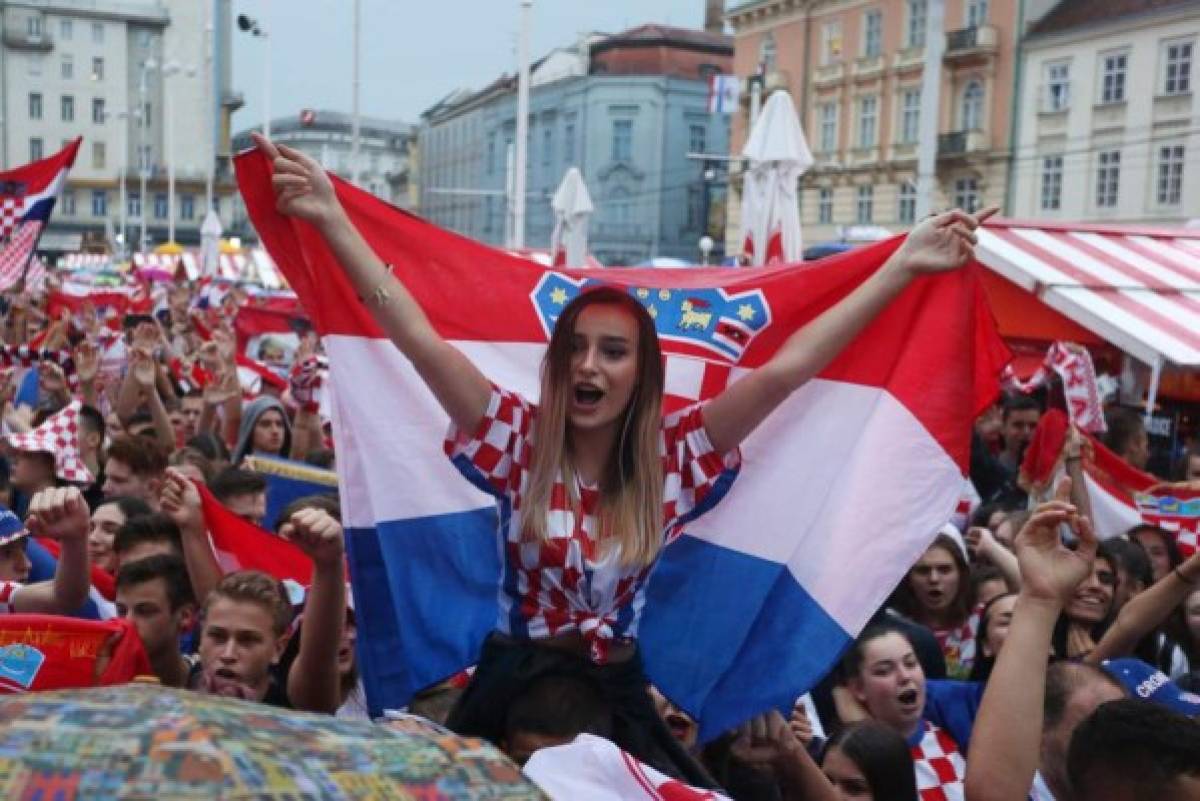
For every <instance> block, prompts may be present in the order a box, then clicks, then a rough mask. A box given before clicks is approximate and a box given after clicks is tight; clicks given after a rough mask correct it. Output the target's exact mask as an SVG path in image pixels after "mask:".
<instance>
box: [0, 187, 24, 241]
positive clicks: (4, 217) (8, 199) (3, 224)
mask: <svg viewBox="0 0 1200 801" xmlns="http://www.w3.org/2000/svg"><path fill="white" fill-rule="evenodd" d="M24 216H25V198H24V197H16V196H14V195H5V196H3V197H0V239H8V235H9V234H11V233H12V231H13V228H14V227H16V225H17V223H18V222H19V221H20V219H21V218H22V217H24Z"/></svg>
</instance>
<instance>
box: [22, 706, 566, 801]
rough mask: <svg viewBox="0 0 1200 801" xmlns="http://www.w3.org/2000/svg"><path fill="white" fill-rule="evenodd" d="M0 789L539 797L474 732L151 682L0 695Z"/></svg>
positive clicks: (35, 794)
mask: <svg viewBox="0 0 1200 801" xmlns="http://www.w3.org/2000/svg"><path fill="white" fill-rule="evenodd" d="M0 797H2V798H48V799H60V800H61V801H73V800H74V799H80V800H81V801H82V800H83V799H87V801H107V799H113V801H117V800H118V799H120V801H133V800H134V799H138V801H141V800H142V799H159V800H161V801H166V800H168V799H170V801H175V799H187V800H189V801H190V800H191V799H196V800H197V801H199V799H205V801H215V800H216V799H222V800H225V799H251V798H253V799H258V800H260V801H283V799H295V801H300V799H304V801H309V800H310V799H313V800H315V799H326V798H329V799H335V798H336V799H422V800H424V799H455V801H460V800H461V801H467V799H487V801H523V800H524V799H543V798H545V796H544V795H542V793H541V792H540V791H539V790H538V789H537V788H536V787H535V786H534V785H533V784H532V783H530V782H529V781H528V780H526V779H525V778H524V777H523V776H522V775H521V773H520V771H519V770H518V769H517V767H516V766H515V765H513V764H512V763H511V762H509V761H508V760H507V759H505V758H504V757H503V756H502V755H501V754H500V752H499V751H497V750H496V749H495V748H493V747H492V746H490V745H488V744H486V743H484V742H483V741H481V740H469V739H464V738H461V737H458V736H455V735H453V734H450V733H448V732H446V731H445V730H443V729H441V728H439V727H437V726H435V725H433V724H430V723H427V722H420V721H414V720H413V719H409V720H405V721H400V722H396V723H391V724H385V725H375V724H371V723H364V722H359V721H343V720H338V719H337V718H333V717H329V716H325V715H311V714H304V713H298V712H289V711H286V710H281V709H276V708H273V707H268V706H264V705H261V704H252V703H247V702H245V701H235V700H231V699H225V698H218V697H214V696H209V695H202V694H200V693H194V692H188V691H184V690H170V689H164V688H160V687H158V686H156V685H148V684H127V685H123V686H120V687H106V688H100V689H90V690H63V691H59V692H44V693H29V694H26V695H20V696H11V697H8V698H4V699H0Z"/></svg>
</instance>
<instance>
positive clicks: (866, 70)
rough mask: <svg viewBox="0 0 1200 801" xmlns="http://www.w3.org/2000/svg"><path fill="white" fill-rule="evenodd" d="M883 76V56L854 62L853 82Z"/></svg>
mask: <svg viewBox="0 0 1200 801" xmlns="http://www.w3.org/2000/svg"><path fill="white" fill-rule="evenodd" d="M882 76H883V56H871V57H869V58H860V59H857V60H856V61H855V62H854V80H856V81H870V80H873V79H875V78H880V77H882Z"/></svg>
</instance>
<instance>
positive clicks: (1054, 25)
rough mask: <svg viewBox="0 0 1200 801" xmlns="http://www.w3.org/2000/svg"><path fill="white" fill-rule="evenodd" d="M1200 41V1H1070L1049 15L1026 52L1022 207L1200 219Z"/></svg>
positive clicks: (1065, 213)
mask: <svg viewBox="0 0 1200 801" xmlns="http://www.w3.org/2000/svg"><path fill="white" fill-rule="evenodd" d="M1198 47H1200V3H1196V2H1194V0H1193V1H1191V2H1189V1H1188V0H1178V2H1169V0H1168V2H1163V0H1132V1H1126V2H1121V3H1091V2H1086V0H1064V2H1062V3H1060V4H1059V5H1058V6H1057V7H1056V8H1054V9H1053V10H1052V11H1050V12H1049V13H1048V14H1047V15H1045V16H1044V17H1042V19H1041V20H1040V21H1039V22H1038V23H1037V24H1036V25H1034V26H1033V28H1032V29H1031V30H1030V32H1029V35H1028V37H1027V38H1026V40H1025V43H1024V47H1023V49H1022V50H1023V61H1022V73H1023V76H1024V77H1023V80H1022V82H1021V88H1022V91H1021V95H1020V99H1019V111H1020V114H1019V117H1020V125H1019V126H1018V133H1017V147H1016V152H1015V157H1014V166H1013V176H1014V181H1013V192H1012V206H1013V213H1014V214H1015V215H1016V216H1019V217H1037V218H1041V219H1062V220H1090V221H1112V222H1122V223H1153V224H1181V223H1184V222H1186V221H1188V220H1189V219H1194V218H1200V172H1198V171H1197V170H1196V165H1198V164H1200V102H1197V101H1196V99H1195V97H1194V95H1195V92H1196V89H1197V84H1196V81H1197V78H1200V75H1197V71H1196V67H1195V63H1196V58H1197V57H1198V56H1200V50H1197V48H1198ZM1189 164H1190V165H1192V167H1191V168H1190V169H1189V168H1188V167H1187V165H1189Z"/></svg>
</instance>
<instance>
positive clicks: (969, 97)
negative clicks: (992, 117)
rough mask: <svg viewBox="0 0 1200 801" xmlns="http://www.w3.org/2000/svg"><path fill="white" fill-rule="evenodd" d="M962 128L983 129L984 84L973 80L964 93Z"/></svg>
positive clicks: (970, 129) (966, 129) (968, 129)
mask: <svg viewBox="0 0 1200 801" xmlns="http://www.w3.org/2000/svg"><path fill="white" fill-rule="evenodd" d="M961 116H962V130H964V131H979V130H982V129H983V84H981V83H980V82H979V81H971V82H970V83H968V84H967V85H966V88H964V89H963V93H962V115H961Z"/></svg>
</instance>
